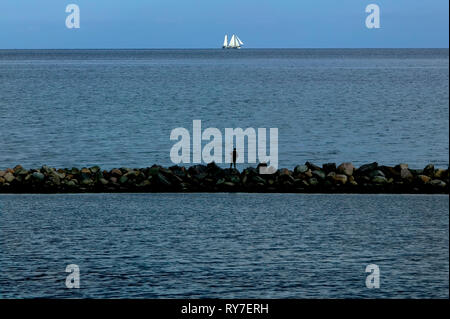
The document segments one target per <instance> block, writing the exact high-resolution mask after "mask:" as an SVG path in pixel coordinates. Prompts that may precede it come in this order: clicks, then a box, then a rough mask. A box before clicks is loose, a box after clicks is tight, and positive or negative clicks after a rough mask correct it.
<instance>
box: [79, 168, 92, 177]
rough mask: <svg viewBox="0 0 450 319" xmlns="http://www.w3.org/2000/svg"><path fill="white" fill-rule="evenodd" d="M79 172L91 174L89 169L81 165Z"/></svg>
mask: <svg viewBox="0 0 450 319" xmlns="http://www.w3.org/2000/svg"><path fill="white" fill-rule="evenodd" d="M80 172H81V173H83V174H87V175H91V170H90V169H89V168H86V167H83V168H82V169H81V171H80Z"/></svg>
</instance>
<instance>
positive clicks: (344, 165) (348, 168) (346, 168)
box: [337, 162, 355, 176]
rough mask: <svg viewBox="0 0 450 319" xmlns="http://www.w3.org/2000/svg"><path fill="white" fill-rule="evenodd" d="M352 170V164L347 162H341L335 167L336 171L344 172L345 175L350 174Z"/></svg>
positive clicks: (353, 168)
mask: <svg viewBox="0 0 450 319" xmlns="http://www.w3.org/2000/svg"><path fill="white" fill-rule="evenodd" d="M354 170H355V166H353V164H352V163H349V162H346V163H342V164H341V165H339V166H338V168H337V172H338V173H341V174H345V175H347V176H352V175H353V171H354Z"/></svg>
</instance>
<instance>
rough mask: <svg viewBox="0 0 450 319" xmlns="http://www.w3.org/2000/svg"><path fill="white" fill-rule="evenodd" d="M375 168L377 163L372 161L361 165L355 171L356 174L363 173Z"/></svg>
mask: <svg viewBox="0 0 450 319" xmlns="http://www.w3.org/2000/svg"><path fill="white" fill-rule="evenodd" d="M377 168H378V163H377V162H373V163H370V164H364V165H361V166H360V167H359V168H358V169H357V170H356V171H357V173H358V175H364V174H366V173H368V172H370V171H373V170H376V169H377Z"/></svg>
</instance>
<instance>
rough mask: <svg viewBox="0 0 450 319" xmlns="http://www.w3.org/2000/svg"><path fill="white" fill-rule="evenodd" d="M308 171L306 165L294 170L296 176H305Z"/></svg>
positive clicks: (298, 166) (296, 167)
mask: <svg viewBox="0 0 450 319" xmlns="http://www.w3.org/2000/svg"><path fill="white" fill-rule="evenodd" d="M308 169H309V168H308V166H306V165H297V166H295V168H294V173H295V174H303V173H306V172H307V171H308Z"/></svg>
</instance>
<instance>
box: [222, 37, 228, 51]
mask: <svg viewBox="0 0 450 319" xmlns="http://www.w3.org/2000/svg"><path fill="white" fill-rule="evenodd" d="M227 46H228V35H227V34H225V39H224V40H223V47H224V48H226V47H227Z"/></svg>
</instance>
